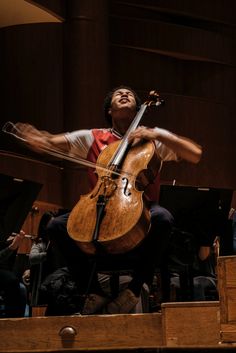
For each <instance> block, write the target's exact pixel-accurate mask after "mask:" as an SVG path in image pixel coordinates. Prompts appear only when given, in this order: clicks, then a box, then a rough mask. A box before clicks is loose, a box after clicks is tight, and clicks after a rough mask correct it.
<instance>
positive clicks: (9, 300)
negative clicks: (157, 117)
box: [0, 269, 26, 317]
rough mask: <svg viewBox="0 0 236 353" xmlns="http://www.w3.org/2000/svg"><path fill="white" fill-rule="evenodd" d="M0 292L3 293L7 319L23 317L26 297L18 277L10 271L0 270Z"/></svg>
mask: <svg viewBox="0 0 236 353" xmlns="http://www.w3.org/2000/svg"><path fill="white" fill-rule="evenodd" d="M0 290H2V291H3V297H4V313H5V315H4V316H5V317H23V316H24V313H25V306H26V295H25V292H24V293H23V291H22V290H21V287H20V281H19V279H18V278H17V276H16V275H15V274H14V273H13V272H11V271H8V270H5V269H4V270H3V269H2V270H1V269H0Z"/></svg>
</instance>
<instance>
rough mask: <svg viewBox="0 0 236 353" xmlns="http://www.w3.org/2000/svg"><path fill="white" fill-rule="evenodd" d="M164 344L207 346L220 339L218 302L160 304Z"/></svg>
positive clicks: (214, 343) (169, 345)
mask: <svg viewBox="0 0 236 353" xmlns="http://www.w3.org/2000/svg"><path fill="white" fill-rule="evenodd" d="M162 313H163V334H164V337H163V340H164V345H166V346H168V347H172V346H173V347H174V346H201V345H202V346H209V345H217V344H218V343H219V340H220V319H219V302H182V303H181V302H176V303H164V304H162Z"/></svg>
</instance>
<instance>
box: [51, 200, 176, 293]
mask: <svg viewBox="0 0 236 353" xmlns="http://www.w3.org/2000/svg"><path fill="white" fill-rule="evenodd" d="M150 212H151V227H150V231H149V233H148V234H147V236H146V237H145V239H144V240H143V241H142V243H141V244H140V245H138V246H137V247H135V248H134V249H132V250H131V251H129V252H127V253H125V254H119V255H111V254H102V255H96V256H89V255H86V254H85V253H83V252H82V251H81V250H80V249H79V247H78V246H77V245H76V244H75V242H74V241H73V240H72V239H71V238H70V237H69V235H68V233H67V228H66V225H67V220H68V217H69V214H68V213H67V214H64V215H61V216H59V217H56V218H54V219H52V220H51V221H50V222H49V225H48V232H49V236H50V238H51V242H52V246H55V247H57V248H58V249H59V251H60V252H61V253H62V254H63V255H64V258H65V260H66V263H67V266H68V268H69V269H70V271H71V273H72V275H73V276H74V279H75V281H76V283H77V284H78V288H79V290H80V291H81V293H86V292H87V291H89V292H90V293H92V292H93V293H94V292H99V290H100V289H99V288H100V287H99V283H98V280H97V276H96V273H97V271H98V270H99V268H104V269H105V268H107V270H109V269H110V270H113V269H114V270H115V269H132V270H133V280H132V281H131V283H130V284H129V286H130V289H131V290H132V291H133V292H134V293H135V294H136V295H139V293H140V291H141V288H142V285H143V284H144V283H147V284H150V283H151V282H152V278H153V275H154V270H155V268H156V267H160V266H162V264H163V261H164V259H165V255H166V250H167V246H168V243H169V239H170V234H171V229H172V224H173V217H172V215H171V214H170V213H169V212H168V211H167V210H166V209H164V208H162V207H160V206H159V205H158V204H157V203H155V204H153V205H152V206H151V208H150ZM95 266H96V268H95ZM93 271H94V275H93V276H91V274H92V272H93Z"/></svg>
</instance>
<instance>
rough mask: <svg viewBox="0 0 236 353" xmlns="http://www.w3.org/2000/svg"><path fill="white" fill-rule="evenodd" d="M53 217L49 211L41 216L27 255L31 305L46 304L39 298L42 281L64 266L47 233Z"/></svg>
mask: <svg viewBox="0 0 236 353" xmlns="http://www.w3.org/2000/svg"><path fill="white" fill-rule="evenodd" d="M55 215H56V213H54V212H50V211H48V212H45V213H44V214H43V215H42V218H41V220H40V222H39V227H38V236H37V239H36V240H35V241H34V242H33V244H32V247H31V250H30V253H29V263H30V291H31V305H38V304H46V303H41V300H45V299H42V298H41V300H40V297H39V294H40V292H39V291H40V286H41V284H42V281H43V280H44V279H45V278H46V277H47V276H48V275H50V274H52V273H53V272H54V271H56V270H57V269H59V268H61V267H63V266H65V264H64V262H63V261H62V259H61V257H60V253H59V252H57V251H56V248H55V246H53V245H52V243H51V242H50V240H49V237H48V233H47V225H48V223H49V222H50V221H51V220H52V219H53V217H54V216H55Z"/></svg>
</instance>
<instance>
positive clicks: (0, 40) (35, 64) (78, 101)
mask: <svg viewBox="0 0 236 353" xmlns="http://www.w3.org/2000/svg"><path fill="white" fill-rule="evenodd" d="M30 3H32V4H38V5H40V7H42V8H43V9H45V10H47V11H50V13H52V14H54V15H55V16H56V17H57V18H59V20H60V22H58V23H37V21H36V23H31V24H18V25H14V26H7V27H2V28H0V77H1V79H0V99H1V102H0V103H1V104H0V125H1V126H2V125H3V124H4V123H5V122H6V121H8V120H11V121H13V122H16V121H23V122H28V123H31V124H33V125H35V126H37V127H38V128H39V129H44V130H48V131H50V132H52V133H60V132H63V131H69V130H73V129H79V128H91V127H103V126H105V122H104V117H103V110H102V104H103V98H104V96H105V94H106V93H107V91H109V90H110V89H111V88H113V87H114V86H117V85H120V84H126V85H129V86H131V87H132V88H134V89H135V90H136V91H137V92H138V94H139V95H140V97H141V98H142V100H146V98H147V95H148V92H149V91H150V90H152V89H156V90H157V91H158V92H159V93H160V95H161V97H162V98H163V99H164V100H165V106H164V107H160V108H157V109H152V110H151V111H150V112H148V113H147V114H146V115H145V117H144V119H145V120H143V121H142V124H143V125H149V126H160V127H162V128H166V129H169V130H171V131H173V132H176V133H177V134H180V135H184V136H187V137H189V138H192V139H194V140H195V141H197V142H198V143H199V144H201V145H202V146H203V158H202V160H201V162H200V163H199V164H198V165H191V164H187V163H186V162H183V163H180V164H176V163H167V164H166V165H165V166H164V168H163V171H162V182H163V183H172V181H173V180H175V181H176V183H177V184H181V185H196V186H204V187H206V186H208V187H216V188H226V189H227V188H229V189H236V163H235V153H236V152H235V151H236V149H235V139H236V130H235V127H236V119H235V115H236V108H235V93H236V89H235V88H236V87H235V86H236V71H235V65H236V46H235V39H236V38H235V34H236V29H235V25H236V1H235V0H227V1H225V0H198V1H197V0H191V1H190V0H124V1H118V0H109V1H106V0H79V1H78V0H68V1H65V0H64V1H63V0H53V1H52V0H50V1H49V0H40V1H39V0H38V1H31V2H30ZM0 149H1V156H0V158H1V160H0V173H3V174H8V175H12V176H15V177H21V178H26V179H29V180H33V181H36V182H40V183H42V184H43V187H42V190H41V192H40V194H39V200H42V201H45V202H50V203H55V204H58V205H61V206H63V207H65V208H70V207H72V206H73V205H74V203H75V202H76V201H77V200H78V197H79V195H80V194H81V193H85V192H86V190H87V184H86V174H85V171H84V169H83V168H82V167H80V166H77V167H76V168H74V167H73V166H72V165H68V164H66V166H67V167H66V168H63V167H64V163H57V165H56V164H55V161H54V160H52V159H48V158H45V157H40V158H38V157H37V156H35V155H34V154H33V153H32V152H29V151H27V149H25V148H24V147H23V146H20V145H18V144H16V143H15V142H14V140H12V139H10V138H9V137H8V136H6V135H4V134H3V133H1V135H0ZM9 151H10V152H11V153H9ZM12 152H14V155H13V154H12ZM15 153H17V154H19V153H20V154H22V153H23V154H24V155H25V157H24V158H23V157H22V156H16V155H15ZM36 157H37V158H36Z"/></svg>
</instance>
